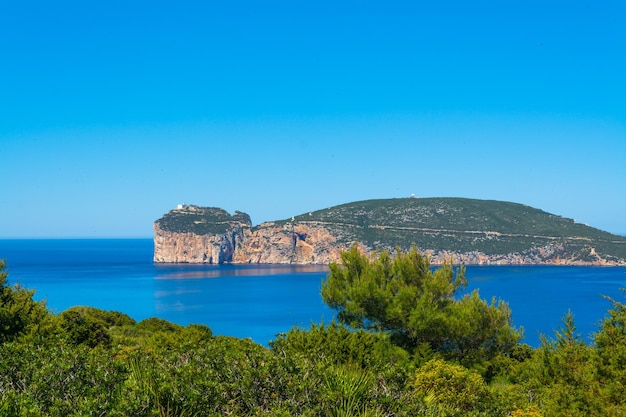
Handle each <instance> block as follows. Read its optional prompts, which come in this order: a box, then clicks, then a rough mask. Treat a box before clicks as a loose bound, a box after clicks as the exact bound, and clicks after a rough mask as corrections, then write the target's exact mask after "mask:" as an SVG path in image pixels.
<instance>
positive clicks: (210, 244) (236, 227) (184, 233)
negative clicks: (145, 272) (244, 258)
mask: <svg viewBox="0 0 626 417" xmlns="http://www.w3.org/2000/svg"><path fill="white" fill-rule="evenodd" d="M251 226H252V223H251V222H250V216H248V215H247V214H245V213H241V212H235V215H233V216H230V214H228V213H227V212H226V211H225V210H222V209H218V208H212V207H197V206H184V207H179V208H177V209H175V210H172V211H170V212H169V213H167V214H166V215H165V216H163V217H162V218H161V219H159V220H157V221H156V222H155V223H154V262H181V263H183V262H184V263H208V264H221V263H224V262H232V259H233V254H234V253H235V249H236V247H237V245H238V244H239V243H240V242H241V241H242V240H243V238H244V231H245V230H249V229H250V227H251Z"/></svg>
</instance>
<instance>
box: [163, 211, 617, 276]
mask: <svg viewBox="0 0 626 417" xmlns="http://www.w3.org/2000/svg"><path fill="white" fill-rule="evenodd" d="M154 233H155V236H154V245H155V250H154V261H155V262H189V263H211V264H219V263H277V264H281V263H282V264H284V263H292V264H328V263H330V262H335V261H339V260H340V253H341V251H342V250H344V249H346V248H348V247H350V246H351V245H353V244H355V243H356V244H359V246H360V247H361V250H362V251H363V252H365V253H373V252H376V251H380V250H389V251H391V252H393V251H394V250H395V249H396V248H400V249H402V250H406V249H408V248H409V247H410V246H412V245H416V246H417V247H418V248H419V249H420V250H421V251H422V252H423V253H425V254H427V255H428V256H429V257H430V259H431V262H432V263H433V264H440V263H441V262H443V261H444V260H446V259H450V258H452V259H453V260H454V262H455V263H461V264H467V265H469V264H478V265H537V264H549V265H626V238H624V237H621V236H616V235H612V234H610V233H607V232H604V231H601V230H598V229H594V228H591V227H589V226H586V225H581V224H578V223H576V222H575V221H573V220H571V219H565V218H563V217H561V216H556V215H553V214H549V213H545V212H543V211H541V210H538V209H533V208H531V207H528V206H525V205H521V204H515V203H506V202H495V201H482V200H469V199H390V200H369V201H364V202H356V203H349V204H345V205H342V206H336V207H331V208H328V209H324V210H319V211H316V212H311V213H307V214H302V215H299V216H294V217H292V218H291V219H289V220H281V221H275V222H267V223H263V224H261V225H258V226H255V227H253V226H252V223H251V221H250V217H249V216H248V215H247V214H245V213H242V212H235V214H234V215H232V216H231V215H230V214H228V213H227V212H226V211H224V210H222V209H219V208H206V207H197V206H184V207H179V208H177V209H175V210H172V211H170V212H169V213H167V214H166V215H164V216H163V217H162V218H161V219H159V220H157V221H156V222H155V224H154Z"/></svg>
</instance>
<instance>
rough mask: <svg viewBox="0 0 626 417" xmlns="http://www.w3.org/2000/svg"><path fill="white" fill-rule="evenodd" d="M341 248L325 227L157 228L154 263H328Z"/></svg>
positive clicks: (338, 253) (286, 225) (336, 257)
mask: <svg viewBox="0 0 626 417" xmlns="http://www.w3.org/2000/svg"><path fill="white" fill-rule="evenodd" d="M341 249H342V248H339V247H336V245H335V238H334V237H333V236H332V235H331V234H330V232H329V231H328V230H326V229H325V228H323V227H309V226H306V225H300V224H284V225H276V224H274V223H265V224H263V225H261V226H259V227H258V228H255V229H252V228H249V227H241V226H235V227H233V228H232V230H230V231H229V232H228V233H225V234H219V235H197V234H194V233H189V232H188V233H176V232H169V231H164V230H162V229H161V228H160V227H159V226H158V225H157V224H155V226H154V262H171V263H176V262H184V263H207V264H219V263H224V262H230V263H275V264H329V263H331V262H336V261H338V260H339V259H340V253H341Z"/></svg>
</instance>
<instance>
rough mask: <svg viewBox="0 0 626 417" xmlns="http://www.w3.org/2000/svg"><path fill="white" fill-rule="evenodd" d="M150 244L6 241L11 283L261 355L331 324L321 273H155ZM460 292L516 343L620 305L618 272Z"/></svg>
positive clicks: (550, 275) (557, 273)
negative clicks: (502, 318)
mask: <svg viewBox="0 0 626 417" xmlns="http://www.w3.org/2000/svg"><path fill="white" fill-rule="evenodd" d="M153 250H154V247H153V241H152V239H5V240H0V259H4V260H5V261H6V270H7V272H8V273H9V276H8V281H9V283H10V284H19V285H21V286H23V287H27V288H29V289H32V290H35V295H34V297H35V299H37V300H42V301H45V302H46V305H47V307H48V308H49V309H50V310H51V311H52V312H54V313H60V312H62V311H63V310H65V309H67V308H69V307H72V306H78V305H82V306H92V307H96V308H100V309H104V310H113V311H120V312H122V313H125V314H128V315H129V316H131V317H132V318H134V319H135V320H138V321H139V320H143V319H146V318H149V317H159V318H162V319H165V320H168V321H171V322H174V323H178V324H181V325H188V324H191V323H199V324H204V325H207V326H209V327H210V328H211V330H212V331H213V333H214V334H219V335H227V336H235V337H239V338H251V339H252V340H254V341H255V342H257V343H260V344H262V345H265V346H267V345H268V344H269V342H270V341H271V340H274V339H275V338H276V336H277V335H278V334H280V333H283V332H287V331H289V330H290V329H291V328H293V327H300V328H309V327H310V326H311V324H314V323H315V324H319V323H330V322H331V321H332V320H333V319H334V318H335V317H336V312H335V311H334V310H332V309H330V308H329V307H328V306H326V305H325V304H324V302H323V301H322V297H321V295H320V291H321V287H322V282H323V280H324V279H325V277H326V275H327V272H328V268H327V267H326V266H321V265H249V264H248V265H198V264H155V263H153V262H152V256H153ZM466 276H467V279H468V287H467V289H466V292H470V291H473V290H478V291H479V294H480V295H481V297H482V298H484V299H487V300H492V299H494V298H495V299H496V300H503V301H506V302H507V303H508V304H509V306H510V308H511V310H512V316H513V323H514V325H515V326H517V327H522V328H523V329H524V340H523V342H524V343H528V344H530V345H531V346H533V347H537V346H539V345H540V335H544V336H546V337H547V338H548V339H551V338H554V337H555V331H558V330H559V329H560V328H561V326H562V319H563V317H564V315H565V314H566V313H567V312H568V311H571V312H572V313H573V314H574V319H575V324H576V327H577V331H578V335H579V336H580V337H581V338H582V339H584V340H585V341H586V342H588V343H592V342H593V334H594V332H597V331H598V330H599V328H600V324H601V322H602V320H603V318H604V317H606V315H607V314H608V310H609V309H610V308H611V301H609V299H607V297H610V298H612V299H614V300H617V301H622V302H626V299H625V295H626V293H624V292H623V291H622V288H624V287H626V267H577V266H467V268H466Z"/></svg>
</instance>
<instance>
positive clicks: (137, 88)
mask: <svg viewBox="0 0 626 417" xmlns="http://www.w3.org/2000/svg"><path fill="white" fill-rule="evenodd" d="M625 19H626V2H623V1H622V0H616V1H595V2H592V1H584V2H581V1H576V0H572V1H546V0H542V1H534V0H530V1H514V0H511V1H475V2H466V1H445V0H443V1H436V2H435V1H428V2H422V1H393V0H391V1H386V2H356V1H345V2H341V1H324V0H322V1H316V2H294V1H285V2H276V1H271V0H270V1H264V2H245V1H236V0H235V1H229V2H216V1H180V2H176V3H174V2H159V1H150V2H142V1H115V0H113V1H106V2H100V1H94V2H84V1H80V2H78V1H76V2H68V1H63V0H60V1H55V2H47V1H46V2H43V1H41V2H35V1H28V0H20V1H14V0H5V1H3V2H1V3H0V163H1V165H0V238H74V237H76V238H80V237H151V236H152V233H153V232H152V225H153V222H154V221H155V220H157V219H158V218H160V217H161V216H162V215H163V214H165V213H166V212H167V211H169V210H170V209H172V208H175V207H176V205H177V204H183V203H185V204H196V205H201V206H210V207H221V208H224V209H226V210H228V211H229V212H231V213H232V212H234V211H235V210H239V211H243V212H246V213H248V214H249V215H250V216H251V218H252V221H253V223H254V224H259V223H261V222H264V221H271V220H278V219H285V218H289V217H291V216H293V215H298V214H302V213H306V212H309V211H313V210H318V209H322V208H327V207H331V206H334V205H338V204H343V203H348V202H353V201H359V200H367V199H378V198H397V197H408V196H410V195H411V194H414V195H415V196H418V197H467V198H476V199H490V200H503V201H512V202H517V203H523V204H527V205H530V206H532V207H536V208H540V209H542V210H545V211H547V212H550V213H554V214H558V215H562V216H565V217H569V218H573V219H575V220H576V221H578V222H580V223H587V224H589V225H590V226H594V227H597V228H600V229H603V230H607V231H609V232H612V233H618V234H626V102H625V99H624V98H625V97H626V76H625V75H624V74H626V27H625V26H624V24H623V22H624V20H625Z"/></svg>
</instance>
